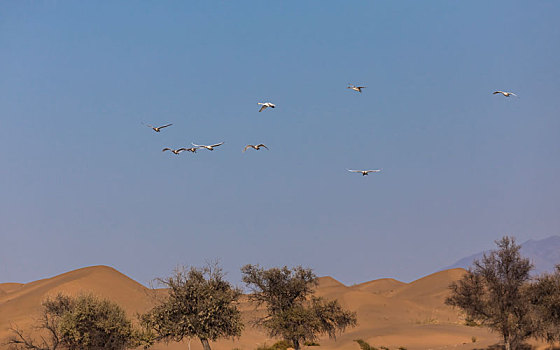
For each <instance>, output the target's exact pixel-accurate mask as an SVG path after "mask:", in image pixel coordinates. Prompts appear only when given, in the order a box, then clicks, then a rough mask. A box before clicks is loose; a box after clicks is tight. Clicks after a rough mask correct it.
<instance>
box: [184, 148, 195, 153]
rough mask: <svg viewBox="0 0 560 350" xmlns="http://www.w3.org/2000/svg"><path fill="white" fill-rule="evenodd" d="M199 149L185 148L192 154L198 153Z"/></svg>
mask: <svg viewBox="0 0 560 350" xmlns="http://www.w3.org/2000/svg"><path fill="white" fill-rule="evenodd" d="M197 149H198V147H191V148H185V151H189V152H192V153H196V150H197Z"/></svg>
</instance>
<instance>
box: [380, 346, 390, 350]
mask: <svg viewBox="0 0 560 350" xmlns="http://www.w3.org/2000/svg"><path fill="white" fill-rule="evenodd" d="M379 348H380V349H381V350H389V348H388V347H386V346H380V347H379Z"/></svg>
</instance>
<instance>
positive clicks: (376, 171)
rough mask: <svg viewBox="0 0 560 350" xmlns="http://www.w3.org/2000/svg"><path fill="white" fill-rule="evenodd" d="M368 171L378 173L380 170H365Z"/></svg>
mask: <svg viewBox="0 0 560 350" xmlns="http://www.w3.org/2000/svg"><path fill="white" fill-rule="evenodd" d="M366 171H367V172H368V173H378V172H380V171H381V169H375V170H366Z"/></svg>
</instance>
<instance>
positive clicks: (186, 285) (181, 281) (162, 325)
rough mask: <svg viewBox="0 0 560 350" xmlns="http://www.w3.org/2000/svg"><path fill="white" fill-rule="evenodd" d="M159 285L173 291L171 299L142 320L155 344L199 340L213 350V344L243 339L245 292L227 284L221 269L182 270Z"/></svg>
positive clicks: (167, 299) (213, 267)
mask: <svg viewBox="0 0 560 350" xmlns="http://www.w3.org/2000/svg"><path fill="white" fill-rule="evenodd" d="M159 281H160V282H161V283H162V284H164V285H165V286H166V287H167V288H169V296H168V297H167V298H166V299H165V300H164V301H162V302H161V303H160V304H159V305H157V306H155V307H154V308H153V309H152V310H151V311H149V312H148V313H146V314H144V315H142V317H141V319H142V322H143V324H144V325H145V327H146V328H147V329H149V330H150V331H151V332H152V336H153V340H154V341H161V340H163V341H176V342H179V341H181V340H183V339H184V338H188V339H190V338H198V339H199V340H200V342H201V343H202V346H203V348H204V350H210V344H209V341H215V340H217V339H219V338H232V337H238V336H240V335H241V331H242V330H243V323H242V322H241V313H240V311H239V309H238V308H237V301H238V299H239V297H240V296H241V291H240V290H239V289H238V288H235V287H233V286H232V285H231V284H230V283H229V282H227V281H225V280H224V274H223V273H222V270H221V269H220V268H219V267H218V266H217V265H213V266H207V267H204V268H195V267H191V268H190V269H187V268H182V269H178V270H176V271H175V274H174V275H173V276H171V277H168V278H165V279H160V280H159Z"/></svg>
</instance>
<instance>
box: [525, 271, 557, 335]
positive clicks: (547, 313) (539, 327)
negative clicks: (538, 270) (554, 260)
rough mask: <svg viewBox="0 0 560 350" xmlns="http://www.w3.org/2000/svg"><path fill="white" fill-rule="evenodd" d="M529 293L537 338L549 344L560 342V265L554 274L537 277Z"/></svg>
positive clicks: (529, 288)
mask: <svg viewBox="0 0 560 350" xmlns="http://www.w3.org/2000/svg"><path fill="white" fill-rule="evenodd" d="M527 292H528V296H529V301H530V303H531V306H532V310H533V319H534V322H535V328H536V331H535V333H536V335H537V337H539V338H541V339H542V340H544V341H546V342H549V343H554V342H557V341H560V265H556V270H555V272H554V273H545V274H542V275H540V276H539V277H537V279H536V281H535V282H534V283H532V284H531V285H530V286H529V287H528V290H527Z"/></svg>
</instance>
